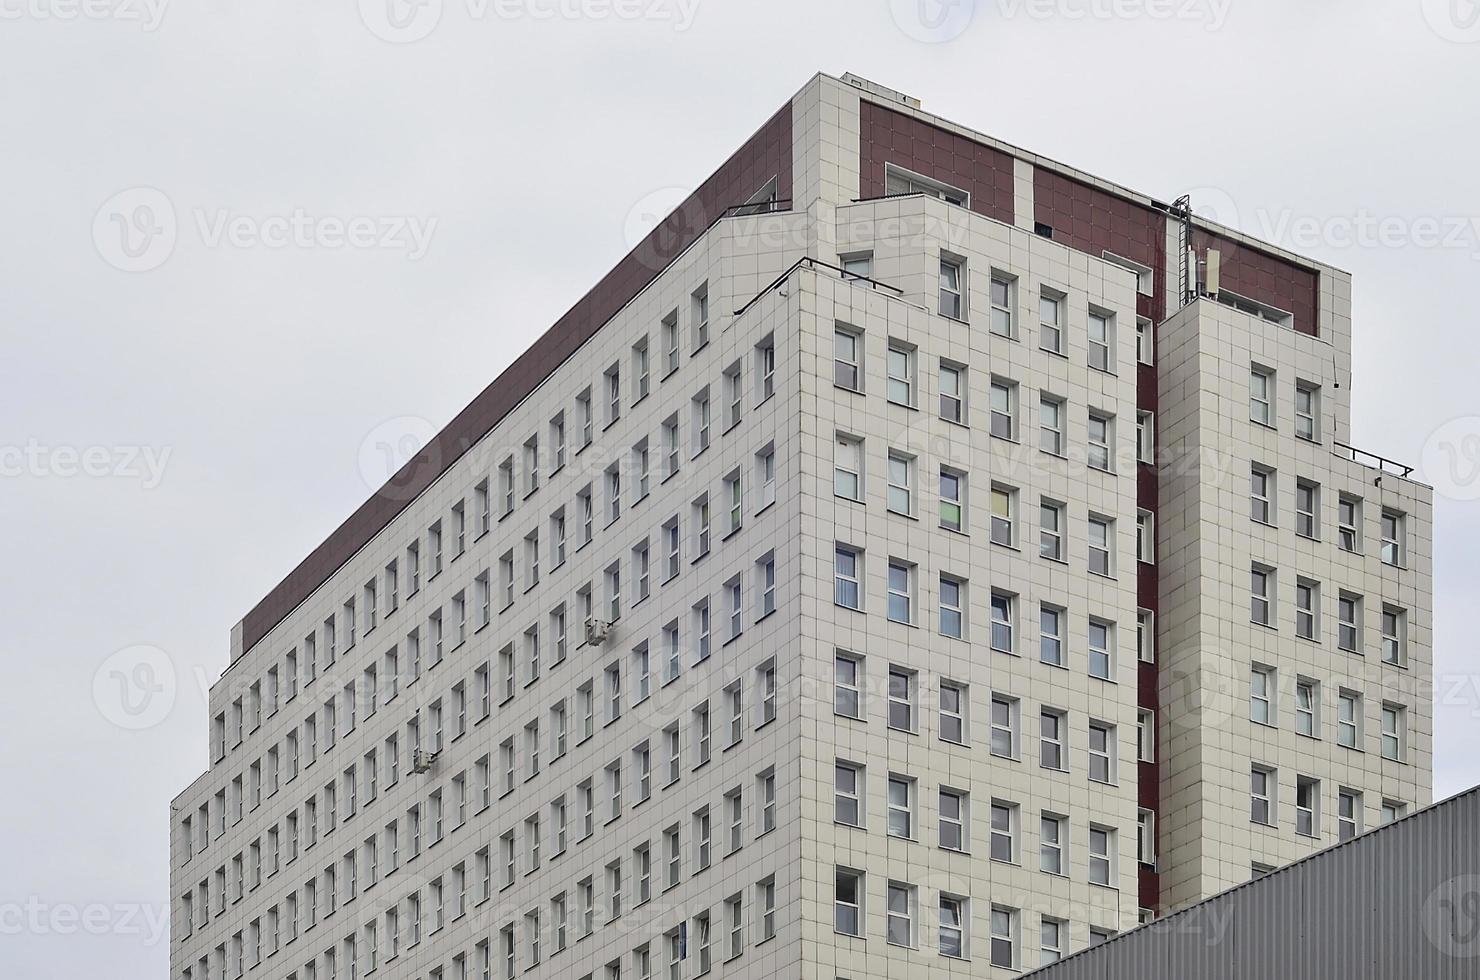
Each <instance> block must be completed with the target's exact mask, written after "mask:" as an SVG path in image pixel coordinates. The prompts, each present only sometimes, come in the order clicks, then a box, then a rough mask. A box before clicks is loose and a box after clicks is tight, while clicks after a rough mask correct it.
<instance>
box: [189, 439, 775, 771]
mask: <svg viewBox="0 0 1480 980" xmlns="http://www.w3.org/2000/svg"><path fill="white" fill-rule="evenodd" d="M635 452H636V454H637V456H638V457H639V459H640V462H641V464H642V467H641V469H640V470H639V472H640V478H639V482H638V490H639V497H638V500H637V501H635V502H634V506H635V504H636V503H637V502H640V501H641V500H642V499H645V498H646V497H647V495H648V492H649V490H650V480H649V476H648V472H647V469H646V461H647V450H646V447H645V444H639V447H638V449H637V450H636V451H635ZM677 466H678V461H677V456H676V454H675V455H671V456H670V462H669V467H670V469H669V471H668V473H667V476H671V475H673V474H674V473H676V472H677ZM665 478H666V476H665ZM775 481H776V454H775V448H774V445H773V444H770V443H768V444H767V445H766V446H765V447H764V448H763V449H762V450H761V451H759V452H758V453H756V455H755V486H756V488H757V489H756V491H755V492H756V495H757V497H758V500H757V501H756V502H755V508H756V512H757V513H760V512H762V511H764V510H765V509H766V508H767V507H769V506H770V505H771V504H773V503H774V502H775V499H776V483H775ZM723 483H724V491H723V498H722V499H723V500H724V501H725V505H726V511H725V514H724V520H725V522H726V523H725V524H724V525H723V526H722V528H720V529H719V530H720V532H721V534H722V537H723V538H728V537H730V536H731V535H733V534H734V533H736V532H737V531H739V530H740V529H741V527H742V525H743V523H744V518H745V502H744V496H745V493H744V480H743V476H742V473H741V471H740V470H739V469H738V468H737V469H735V470H734V471H732V472H731V473H728V474H726V475H725V477H724V480H723ZM608 494H609V506H608V514H609V515H610V521H609V522H608V526H609V525H610V523H612V522H615V520H616V519H617V518H618V517H619V516H620V515H621V512H622V496H621V495H622V489H621V474H620V469H613V470H610V471H609V472H608ZM459 508H460V505H455V506H454V514H457V513H458V511H459ZM577 509H578V512H579V514H580V518H579V519H580V522H581V523H580V527H579V529H578V531H577V533H578V535H579V537H578V540H577V542H576V545H575V547H576V548H577V550H579V549H580V548H582V547H585V546H586V545H587V544H589V543H590V542H591V541H592V540H593V538H594V534H595V530H594V519H593V514H594V508H593V504H592V498H591V486H590V485H589V484H588V485H587V486H586V487H585V488H583V489H582V490H581V491H580V492H579V493H578V495H577ZM691 510H692V517H691V528H692V533H691V534H690V536H689V542H690V543H689V550H690V551H691V552H692V558H691V561H697V560H699V559H700V558H703V557H705V556H706V555H707V554H708V553H709V551H710V548H711V542H712V536H713V533H714V529H713V528H712V521H711V505H710V500H709V494H708V493H704V494H701V495H700V496H699V497H698V498H696V499H695V500H694V501H693V503H692V505H691ZM549 524H550V534H549V537H548V539H547V546H548V550H549V554H548V560H549V563H550V564H549V570H550V571H553V570H555V569H557V568H559V567H561V566H563V565H564V563H565V561H566V558H567V551H568V542H567V521H566V515H565V508H564V507H561V508H559V509H558V510H556V511H555V512H554V513H553V514H552V515H551V516H550V517H549ZM454 528H455V529H456V534H455V538H454V546H455V550H454V553H453V556H452V557H453V560H456V559H457V558H458V557H461V556H462V555H463V554H464V553H466V542H465V533H464V531H463V525H462V524H461V522H459V521H456V520H455V521H454ZM486 530H487V525H480V530H479V532H478V536H480V537H481V536H482V534H483V533H484V532H485V531H486ZM427 539H428V544H429V550H430V554H431V567H430V575H429V579H432V578H436V577H437V576H438V575H440V574H441V572H442V570H443V559H442V544H441V539H442V529H441V522H440V521H437V522H435V523H434V524H433V525H432V526H431V527H430V528H429V530H428V535H427ZM658 547H659V548H660V549H662V556H661V557H660V558H659V559H658V561H659V562H661V566H660V568H659V569H657V570H656V571H658V572H659V573H660V574H662V575H663V576H664V577H663V581H664V582H668V581H671V580H673V579H674V578H676V577H677V575H678V574H679V572H680V570H681V568H682V559H683V551H684V540H683V537H682V534H681V528H680V520H679V517H678V515H674V517H672V518H671V519H670V520H668V521H666V522H665V523H664V524H663V526H662V528H661V529H660V532H659V542H658ZM652 551H653V544H652V542H651V539H650V538H647V537H644V538H643V539H642V540H641V541H639V542H638V543H637V544H636V545H634V546H633V548H632V551H631V566H632V568H631V577H630V579H629V581H632V582H634V583H635V589H634V591H635V595H634V597H633V601H634V603H635V602H641V601H643V600H644V599H646V598H647V597H648V596H649V595H650V594H651V589H652V576H653V574H654V571H655V569H654V568H653V561H654V559H653V555H652ZM420 556H421V547H420V541H419V540H418V541H416V542H413V543H412V544H411V545H409V546H408V547H407V549H406V555H405V565H404V568H405V569H406V571H407V573H408V575H409V579H408V582H407V585H408V591H407V596H406V597H407V598H408V599H409V598H410V597H411V596H412V595H415V594H416V593H417V592H418V591H419V590H420V588H421V574H420V573H421V563H420ZM542 557H544V554H543V552H542V548H541V541H540V530H539V529H538V528H536V529H535V530H533V531H531V532H529V533H528V534H527V535H525V538H524V569H525V570H524V576H523V582H524V588H525V591H529V590H530V589H533V588H534V587H535V586H536V585H538V584H539V582H540V581H541V566H542ZM402 567H403V566H402V565H401V564H400V563H399V561H396V560H393V561H391V562H389V563H388V564H387V565H386V567H385V569H384V573H383V575H382V576H380V577H378V578H377V579H372V580H371V581H370V582H368V583H366V585H365V586H364V589H363V596H362V602H361V603H360V604H359V606H358V608H357V604H356V600H355V598H354V597H352V598H350V599H348V600H346V601H345V603H344V605H343V609H342V611H341V613H340V615H339V616H337V617H335V616H330V617H328V618H326V619H325V620H324V623H323V626H322V630H321V631H315V632H314V633H311V634H309V636H307V637H306V638H305V640H304V642H303V644H302V651H303V655H302V659H303V664H302V669H303V672H304V673H303V681H304V684H305V685H308V684H312V683H313V681H314V680H315V678H316V676H317V673H318V663H317V656H318V651H319V649H320V647H321V646H322V649H323V651H324V655H325V660H326V663H325V666H326V667H327V666H331V665H333V664H334V662H335V660H336V658H337V657H338V656H339V655H340V653H341V651H340V650H339V649H338V646H339V639H340V637H341V636H342V637H343V639H344V651H343V652H348V651H349V650H351V649H353V648H354V646H355V644H356V641H357V627H362V628H363V630H364V632H365V633H366V634H368V633H370V632H372V631H373V630H374V629H375V628H376V627H377V626H378V625H379V623H380V620H381V619H382V618H388V617H389V615H390V614H392V613H394V612H395V611H396V610H397V609H398V608H399V607H400V605H401V597H400V593H399V584H400V572H401V569H402ZM498 567H499V583H498V586H497V589H498V598H499V601H500V611H501V612H503V611H507V610H509V609H510V608H511V607H512V606H513V605H514V603H515V601H516V587H517V583H518V576H517V574H516V563H515V553H514V550H513V549H510V550H508V551H506V552H505V553H504V554H503V556H501V558H500V559H499V565H498ZM622 572H623V570H622V562H621V560H620V559H618V560H617V561H614V562H613V563H612V564H611V565H609V566H608V567H607V568H606V570H605V573H604V578H605V586H606V593H607V594H606V597H605V601H604V602H603V604H602V612H603V615H604V616H605V617H606V618H607V619H609V620H610V621H613V622H614V621H615V620H616V619H618V618H620V616H621V611H622V607H623V596H622V583H623V580H624V578H623V574H622ZM755 580H756V581H755V584H756V592H755V596H756V600H755V601H756V604H757V617H758V618H759V617H763V616H765V615H768V614H769V613H770V612H771V611H773V610H774V608H775V601H776V595H775V588H776V569H775V559H774V554H773V553H770V552H768V553H767V554H766V555H764V556H762V557H761V558H759V559H757V561H756V572H755ZM725 590H726V593H727V596H728V599H729V600H730V604H731V608H730V610H729V615H730V617H731V621H732V623H735V624H738V622H739V615H740V606H739V603H741V602H742V600H743V596H742V591H743V583H742V577H741V576H735V577H734V578H732V579H731V580H729V581H728V582H726V583H725ZM382 594H384V595H385V597H386V599H387V609H386V613H385V617H382V616H381V615H380V613H379V608H380V605H379V598H380V596H381V595H382ZM494 597H495V596H494V585H493V582H492V579H491V570H490V569H484V570H483V571H482V572H480V573H479V574H478V575H477V576H476V577H475V579H474V582H473V590H472V597H471V600H470V599H469V596H468V593H467V591H466V590H460V591H459V592H457V593H456V594H455V595H454V596H453V597H452V599H451V602H450V610H449V616H450V629H451V631H452V634H453V635H452V637H451V639H452V643H453V648H454V649H455V648H456V647H457V646H459V645H461V643H462V642H463V641H464V639H465V638H466V636H467V635H468V632H469V629H470V627H471V629H472V630H474V631H476V630H478V629H481V628H483V627H484V626H486V625H488V624H489V623H490V622H491V620H492V615H493V605H492V604H493V600H494ZM470 606H471V608H470ZM577 606H578V608H577V614H578V615H579V616H580V617H581V620H582V622H585V621H587V620H590V619H591V618H592V617H593V616H594V614H595V612H596V607H595V605H594V600H593V596H592V591H591V587H590V584H589V583H588V584H587V585H586V586H584V587H582V588H580V589H578V590H577ZM470 614H471V615H472V616H474V617H475V619H474V622H473V623H471V624H470V623H469V616H470ZM551 619H552V622H553V623H555V624H556V625H557V626H558V627H559V628H558V632H557V636H559V637H560V638H561V643H562V645H563V638H564V634H565V619H566V617H565V607H564V604H562V605H561V606H560V607H559V608H558V609H557V610H556V611H555V613H553V614H552V616H551ZM443 626H444V621H443V613H442V610H441V609H438V610H435V611H434V612H433V613H432V614H431V615H430V617H429V619H428V623H427V638H428V640H429V643H430V644H431V646H432V648H433V656H434V658H436V659H440V655H441V647H442V643H443V639H444V637H443V634H444V629H443ZM532 630H533V633H532V634H530V633H529V631H527V635H529V636H531V637H532V640H531V642H533V643H535V644H537V641H538V629H537V627H534V628H532ZM320 639H321V640H322V642H320ZM419 643H420V636H419V633H418V632H413V633H412V634H411V635H410V636H408V645H416V646H419ZM299 660H300V655H299V648H294V649H293V650H291V651H289V652H288V654H287V655H286V664H285V665H284V666H283V667H282V668H281V669H280V668H279V666H278V665H276V664H275V665H273V666H272V667H269V668H268V670H267V674H266V678H265V687H266V691H265V693H264V690H263V687H264V684H263V682H261V681H258V682H254V683H253V684H251V685H250V686H249V687H248V690H247V691H246V692H245V694H244V695H243V697H241V698H237V699H235V700H234V701H233V703H232V705H231V707H230V712H229V715H228V712H224V711H223V712H221V713H218V715H217V716H216V718H215V719H214V729H213V732H212V736H213V744H212V749H213V758H214V759H215V760H217V761H219V760H220V759H221V758H222V757H223V756H224V753H225V751H226V750H227V748H228V740H227V738H226V735H227V733H228V731H230V732H232V733H234V735H235V739H234V740H233V741H231V742H230V747H231V748H235V747H236V746H238V745H240V744H241V741H242V739H243V737H244V735H245V734H248V733H249V730H248V729H246V725H247V723H248V722H250V723H251V728H250V731H255V730H256V725H257V722H259V721H260V717H261V706H262V704H263V701H264V697H265V700H266V702H267V703H268V704H269V705H271V704H273V703H275V701H276V700H277V697H278V692H279V689H280V688H285V691H284V693H285V694H286V696H287V697H288V698H291V697H293V696H294V695H295V693H296V690H297V686H298V680H299V666H300V665H299ZM228 722H229V724H228Z"/></svg>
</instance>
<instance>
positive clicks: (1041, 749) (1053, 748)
mask: <svg viewBox="0 0 1480 980" xmlns="http://www.w3.org/2000/svg"><path fill="white" fill-rule="evenodd" d="M1064 723H1065V722H1064V713H1063V712H1061V711H1055V710H1053V709H1051V708H1044V709H1042V710H1041V711H1040V712H1039V715H1038V764H1039V765H1040V766H1042V767H1043V768H1044V769H1057V770H1061V771H1062V770H1063V768H1064Z"/></svg>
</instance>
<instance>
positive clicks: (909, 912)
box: [833, 831, 1115, 970]
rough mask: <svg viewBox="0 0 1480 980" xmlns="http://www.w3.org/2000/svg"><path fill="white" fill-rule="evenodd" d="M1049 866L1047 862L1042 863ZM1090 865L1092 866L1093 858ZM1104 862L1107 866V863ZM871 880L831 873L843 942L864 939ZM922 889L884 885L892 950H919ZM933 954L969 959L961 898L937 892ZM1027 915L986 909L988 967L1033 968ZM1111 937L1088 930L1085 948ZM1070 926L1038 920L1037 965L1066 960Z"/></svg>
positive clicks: (836, 926)
mask: <svg viewBox="0 0 1480 980" xmlns="http://www.w3.org/2000/svg"><path fill="white" fill-rule="evenodd" d="M1097 842H1098V844H1101V845H1104V846H1107V847H1110V848H1111V849H1110V852H1109V853H1111V854H1113V846H1112V842H1111V841H1109V840H1107V839H1105V838H1103V837H1102V838H1096V837H1095V836H1094V832H1093V831H1092V832H1091V844H1090V846H1091V847H1094V846H1096V843H1097ZM1045 860H1047V858H1045ZM1091 860H1094V859H1093V858H1092V859H1091ZM1105 860H1109V858H1106V859H1105ZM868 893H869V875H868V873H867V872H865V871H863V870H859V869H856V868H848V867H843V866H841V865H840V866H837V867H836V868H835V869H834V872H833V931H834V932H835V933H837V934H839V935H843V936H854V937H859V938H863V937H864V936H865V924H866V923H867V922H868V918H869V909H868V904H869V899H870V897H871V898H872V900H874V901H877V900H878V896H877V894H875V895H873V896H869V894H868ZM920 900H921V896H920V889H919V887H918V886H916V885H914V884H911V883H909V882H906V881H899V880H895V879H887V880H886V881H885V882H884V895H883V906H884V908H883V913H884V914H883V916H882V925H883V930H882V934H883V937H884V940H885V942H887V943H888V944H889V945H891V946H900V947H905V948H920V946H921V937H920V931H919V930H920V926H921V919H920V916H921V909H920ZM937 900H938V905H937V913H936V930H937V932H936V936H935V948H936V951H937V953H938V954H939V955H941V956H947V957H952V958H960V959H967V958H970V957H971V956H972V953H973V949H972V939H973V931H974V930H973V928H972V926H973V919H974V914H973V913H974V909H973V905H974V903H973V902H972V900H971V898H970V897H969V896H967V895H965V894H959V893H956V894H953V893H951V892H947V891H944V890H942V891H940V892H938V894H937ZM1025 914H1026V913H1024V912H1023V910H1022V909H1019V908H1016V907H1013V906H1011V905H1006V904H1003V903H1000V902H995V901H994V902H990V903H988V908H987V915H986V919H987V926H988V937H987V940H988V941H987V962H988V963H989V964H990V965H992V966H994V967H1000V968H1003V969H1009V970H1018V969H1030V968H1031V967H1032V966H1033V965H1035V964H1034V963H1033V962H1032V960H1031V959H1030V958H1029V954H1028V952H1027V951H1026V950H1024V949H1023V947H1022V939H1021V936H1020V935H1019V930H1020V928H1021V922H1022V920H1023V919H1024V916H1025ZM1114 935H1115V930H1114V929H1110V928H1104V927H1099V926H1091V927H1090V929H1089V945H1091V946H1096V945H1099V944H1100V943H1102V942H1105V941H1106V940H1108V939H1110V938H1111V937H1112V936H1114ZM1069 952H1070V949H1069V920H1068V919H1063V918H1058V917H1056V916H1049V915H1041V916H1039V942H1038V950H1037V960H1038V963H1037V965H1046V964H1049V963H1055V962H1057V961H1058V960H1059V959H1061V958H1062V957H1064V956H1066V955H1068V953H1069Z"/></svg>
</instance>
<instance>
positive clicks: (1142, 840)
mask: <svg viewBox="0 0 1480 980" xmlns="http://www.w3.org/2000/svg"><path fill="white" fill-rule="evenodd" d="M1092 738H1093V736H1092ZM1090 764H1091V766H1093V765H1095V760H1094V758H1093V756H1092V757H1091V763H1090ZM865 784H866V769H865V767H864V766H862V765H858V764H855V763H852V762H842V761H839V762H837V763H835V765H834V787H833V822H834V823H836V824H839V825H841V826H845V827H854V828H859V829H865V825H866V822H867V821H866V819H865V817H866V812H867V808H868V800H867V794H866V792H865ZM919 793H920V789H919V785H918V782H917V781H916V780H915V779H914V778H913V777H911V776H908V775H906V774H903V773H896V772H890V773H888V775H887V777H886V781H885V795H884V804H885V819H884V830H885V833H886V835H887V836H889V837H896V838H900V839H902V840H911V841H921V835H920V828H919V826H918V820H917V811H918V810H919V809H920V799H919ZM1021 811H1022V807H1020V806H1019V804H1017V803H1016V802H1013V801H1010V800H1004V799H1000V798H997V797H993V798H992V799H991V801H990V803H989V805H988V835H987V837H988V840H987V844H988V846H987V857H988V858H989V859H990V860H992V861H997V862H999V863H1003V864H1022V854H1021V848H1020V844H1019V839H1020V837H1021V836H1022V828H1021V826H1020V824H1021V819H1022V818H1021V816H1020V814H1021ZM936 817H937V827H936V846H937V847H939V848H941V849H942V850H947V851H954V852H957V853H961V854H970V853H971V847H972V843H973V838H974V837H975V836H976V834H975V832H974V830H973V827H972V820H973V814H972V799H971V793H970V791H969V790H965V789H961V788H959V787H948V786H941V787H940V788H939V791H938V798H937V808H936ZM1086 834H1087V837H1086V839H1087V842H1088V843H1087V850H1086V858H1087V866H1088V869H1089V882H1090V884H1092V885H1100V886H1104V887H1106V888H1119V887H1120V879H1119V878H1118V877H1117V875H1118V869H1117V861H1116V841H1117V830H1116V828H1115V827H1112V826H1108V825H1104V824H1100V823H1090V824H1089V825H1088V827H1087V828H1086ZM1069 837H1070V828H1069V817H1068V816H1067V815H1066V814H1062V813H1051V812H1049V811H1047V810H1045V811H1042V813H1041V815H1040V819H1039V838H1040V848H1039V858H1040V860H1039V870H1040V871H1043V872H1046V873H1048V874H1052V875H1057V876H1060V877H1068V876H1069V867H1070V862H1069V859H1068V847H1069V844H1068V840H1069ZM1155 846H1156V835H1155V827H1154V818H1153V815H1152V812H1151V811H1150V810H1148V809H1142V810H1140V812H1139V818H1138V823H1137V829H1136V859H1137V862H1138V863H1141V864H1147V865H1154V863H1155V860H1156V859H1155Z"/></svg>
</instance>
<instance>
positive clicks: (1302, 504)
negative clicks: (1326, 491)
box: [1295, 480, 1321, 539]
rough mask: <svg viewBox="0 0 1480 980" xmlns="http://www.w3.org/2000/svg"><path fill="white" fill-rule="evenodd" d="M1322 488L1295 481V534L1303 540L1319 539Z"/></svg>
mask: <svg viewBox="0 0 1480 980" xmlns="http://www.w3.org/2000/svg"><path fill="white" fill-rule="evenodd" d="M1320 512H1321V488H1320V487H1319V486H1317V485H1316V484H1314V483H1311V482H1309V481H1307V480H1296V481H1295V533H1296V534H1298V535H1300V536H1301V537H1303V538H1312V539H1319V538H1320V536H1321V525H1320Z"/></svg>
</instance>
